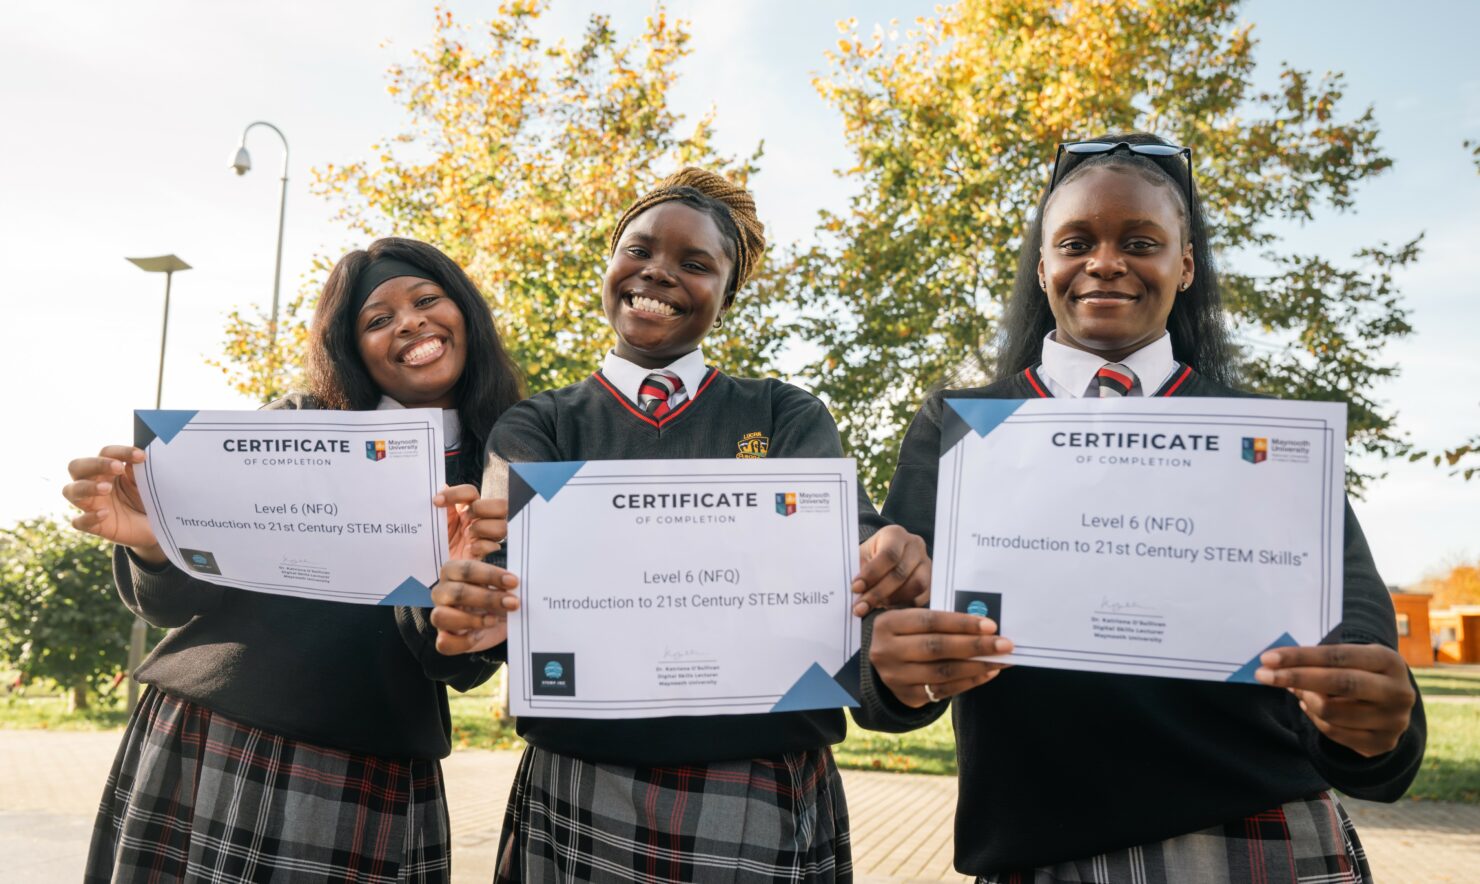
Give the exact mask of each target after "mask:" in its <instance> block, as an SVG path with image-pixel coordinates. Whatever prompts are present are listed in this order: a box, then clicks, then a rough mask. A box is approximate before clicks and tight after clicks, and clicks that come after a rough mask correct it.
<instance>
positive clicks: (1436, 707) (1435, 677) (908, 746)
mask: <svg viewBox="0 0 1480 884" xmlns="http://www.w3.org/2000/svg"><path fill="white" fill-rule="evenodd" d="M1417 677H1418V682H1419V685H1420V687H1421V688H1422V690H1423V692H1424V694H1425V695H1427V696H1432V697H1436V698H1437V697H1457V696H1467V697H1474V698H1480V670H1477V669H1474V668H1470V669H1463V670H1462V669H1442V668H1441V669H1430V670H1422V671H1420V672H1419V673H1418V675H1417ZM494 696H495V691H494V684H493V682H490V683H489V684H486V685H483V686H482V687H479V688H478V689H476V690H474V691H471V692H469V693H467V694H458V693H452V694H450V695H449V702H450V705H451V708H452V744H453V747H454V748H456V749H521V748H523V747H524V741H523V740H521V739H519V737H518V735H517V734H515V733H514V726H513V723H512V722H500V721H499V720H498V719H497V717H496V716H495V715H494ZM1426 711H1427V713H1428V720H1429V741H1428V752H1427V753H1426V754H1425V756H1424V762H1423V768H1422V769H1421V770H1420V771H1419V775H1418V779H1417V780H1416V781H1415V782H1414V784H1413V786H1412V788H1410V789H1409V790H1408V797H1409V798H1411V799H1414V800H1426V801H1464V802H1468V803H1471V804H1477V803H1480V699H1476V700H1474V701H1470V702H1464V701H1461V702H1454V701H1447V702H1446V701H1442V700H1436V701H1435V702H1432V703H1429V704H1427V706H1426ZM127 721H128V716H127V715H125V714H124V712H123V707H122V703H119V704H118V705H116V706H113V705H106V704H103V703H101V702H100V703H98V705H97V706H95V707H94V708H92V709H88V710H85V711H82V712H75V713H68V712H67V711H66V700H65V698H63V697H61V696H38V695H35V693H34V692H33V694H32V695H31V696H21V695H18V694H11V695H8V696H4V697H0V728H12V729H13V728H32V729H34V728H42V729H51V730H110V729H115V728H121V727H123V725H124V724H125V723H127ZM833 752H834V754H835V755H836V756H837V760H838V766H839V767H844V768H852V769H857V770H887V771H902V772H909V773H924V774H954V773H955V772H956V740H955V734H954V732H953V731H952V730H951V722H950V717H949V716H945V717H942V718H941V719H940V720H939V721H936V722H935V723H934V724H932V725H930V726H929V727H927V728H923V729H921V730H918V731H915V732H913V733H908V734H878V733H873V732H871V731H866V730H863V729H862V728H858V727H851V726H850V727H849V729H848V739H847V740H845V741H843V743H842V744H841V745H839V746H836V747H834V750H833Z"/></svg>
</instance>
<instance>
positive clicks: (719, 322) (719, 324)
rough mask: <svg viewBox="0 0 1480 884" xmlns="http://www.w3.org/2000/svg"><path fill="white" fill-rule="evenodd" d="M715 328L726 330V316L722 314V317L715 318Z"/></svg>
mask: <svg viewBox="0 0 1480 884" xmlns="http://www.w3.org/2000/svg"><path fill="white" fill-rule="evenodd" d="M714 327H715V328H724V327H725V315H724V314H723V313H721V314H720V315H718V316H716V317H714Z"/></svg>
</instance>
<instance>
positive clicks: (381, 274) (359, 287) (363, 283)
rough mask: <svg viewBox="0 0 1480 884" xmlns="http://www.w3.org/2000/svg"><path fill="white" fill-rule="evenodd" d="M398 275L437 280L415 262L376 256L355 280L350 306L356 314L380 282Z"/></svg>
mask: <svg viewBox="0 0 1480 884" xmlns="http://www.w3.org/2000/svg"><path fill="white" fill-rule="evenodd" d="M398 276H414V277H416V278H417V279H425V280H427V281H429V282H436V281H437V280H436V279H434V278H433V277H432V275H431V274H430V273H428V272H426V271H425V270H422V269H421V268H420V267H417V266H416V265H415V264H409V263H407V262H405V261H402V260H401V259H399V258H376V259H375V260H373V261H371V262H370V266H369V267H366V268H365V272H363V273H361V274H360V278H359V279H358V280H356V281H355V290H354V291H353V292H351V293H350V306H351V307H352V308H354V314H355V315H358V314H359V312H360V310H361V309H362V308H363V307H364V306H365V302H366V301H367V300H369V299H370V293H371V292H373V291H375V290H376V289H378V288H380V284H381V283H383V282H385V281H386V280H388V279H395V278H396V277H398Z"/></svg>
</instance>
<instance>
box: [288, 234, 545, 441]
mask: <svg viewBox="0 0 1480 884" xmlns="http://www.w3.org/2000/svg"><path fill="white" fill-rule="evenodd" d="M376 258H395V259H397V260H401V261H405V262H406V263H408V264H413V265H415V266H417V267H420V268H421V269H422V270H425V271H426V272H427V275H428V276H430V277H431V279H432V281H434V282H436V283H437V285H439V286H441V287H442V291H444V292H446V293H447V296H448V297H449V298H451V299H452V302H453V303H454V304H456V305H457V309H458V310H460V311H462V315H463V328H464V334H465V336H466V339H467V346H468V358H467V361H466V362H465V363H464V364H463V373H462V377H460V378H459V379H458V381H457V386H456V387H455V388H454V390H453V399H454V401H455V402H456V403H457V416H458V420H459V421H460V422H461V423H462V430H463V435H464V438H463V447H464V450H470V451H471V452H472V453H473V455H474V457H473V458H472V460H474V461H476V460H477V459H478V457H479V456H480V455H481V453H482V451H483V443H484V441H486V440H487V439H488V431H489V430H491V429H493V423H494V421H496V420H498V416H499V415H501V414H503V413H504V410H505V409H507V408H508V407H509V406H511V405H513V404H514V403H516V402H518V401H519V400H520V399H522V398H524V379H523V376H522V374H521V373H520V371H519V368H518V367H517V366H516V365H515V364H514V362H513V360H511V359H510V358H509V354H508V352H507V351H506V350H505V349H504V345H503V342H502V341H500V340H499V336H498V331H497V329H495V328H494V326H493V314H492V313H491V312H490V311H489V309H488V302H487V301H485V300H483V296H482V295H481V294H479V293H478V287H477V286H475V285H473V281H472V280H471V279H468V275H467V274H466V273H464V272H463V270H462V268H461V267H459V266H457V263H456V262H454V261H453V260H452V259H451V258H448V257H447V256H446V255H444V254H442V252H441V251H439V250H438V249H436V248H435V247H433V246H429V245H427V244H426V243H424V242H418V241H416V240H414V239H402V238H401V237H394V236H392V237H386V238H385V239H377V240H376V241H375V242H373V243H371V244H370V247H369V248H368V249H356V250H355V251H353V252H350V253H349V254H347V255H345V256H344V257H343V258H340V259H339V263H338V264H335V265H334V269H333V270H331V271H329V279H328V281H327V282H325V283H324V292H323V294H322V295H320V296H319V305H318V307H317V309H315V310H314V314H313V322H312V324H311V325H310V326H309V338H308V357H307V360H306V362H307V369H308V392H309V394H310V395H312V396H313V397H314V398H315V399H317V400H318V401H319V404H321V405H322V406H323V407H324V408H336V409H343V410H348V411H369V410H371V409H373V408H375V406H376V405H377V404H378V403H379V402H380V397H381V391H380V388H379V387H377V386H376V385H375V382H374V381H373V380H371V379H370V372H369V371H368V370H367V369H366V368H365V363H364V360H362V359H361V358H360V345H359V331H358V327H357V323H356V320H357V319H358V317H357V316H356V315H355V313H356V311H354V309H353V306H354V299H353V298H352V297H351V293H352V292H353V291H354V290H355V283H356V281H358V280H359V278H360V274H361V273H363V272H364V271H365V268H367V267H369V266H370V263H371V262H372V261H374V260H375V259H376Z"/></svg>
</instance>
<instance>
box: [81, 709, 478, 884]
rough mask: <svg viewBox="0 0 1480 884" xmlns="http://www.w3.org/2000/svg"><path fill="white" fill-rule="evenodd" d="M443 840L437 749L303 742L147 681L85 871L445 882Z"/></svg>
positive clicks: (162, 877)
mask: <svg viewBox="0 0 1480 884" xmlns="http://www.w3.org/2000/svg"><path fill="white" fill-rule="evenodd" d="M448 846H449V837H448V824H447V802H446V800H445V798H444V796H443V793H442V767H441V765H440V764H439V763H438V762H436V761H418V760H412V761H393V760H389V759H385V758H379V757H375V756H371V755H357V754H353V753H349V752H341V751H337V750H334V749H327V748H322V747H319V746H314V745H311V744H308V743H300V742H298V741H296V740H290V739H286V738H284V737H279V736H276V735H274V734H271V733H267V732H265V731H262V730H258V729H257V728H252V727H247V726H245V725H241V724H238V723H236V722H234V721H231V720H229V719H227V718H224V717H223V716H220V715H217V714H214V713H212V712H211V711H210V710H208V709H203V708H201V707H199V706H196V705H195V704H193V703H188V702H185V701H184V700H179V699H176V698H174V697H171V696H168V695H166V694H164V693H162V692H160V691H157V690H154V689H153V688H150V689H149V690H147V691H145V693H144V696H143V697H142V698H141V699H140V701H139V705H138V707H137V708H136V709H135V710H134V714H133V716H132V718H130V720H129V724H128V730H127V731H126V732H125V733H124V737H123V745H122V746H121V747H120V748H119V750H118V757H117V758H115V759H114V761H113V770H112V772H111V773H110V774H109V775H108V785H107V788H106V789H105V790H104V792H103V802H102V806H101V807H100V808H99V810H98V819H97V824H96V826H95V827H94V828H93V838H92V847H91V849H90V850H89V852H88V857H87V870H86V873H85V880H86V881H89V882H102V881H147V882H180V881H189V882H197V881H200V882H204V881H212V882H217V881H227V882H247V881H251V882H260V881H274V882H276V881H294V882H299V881H358V882H385V884H392V882H396V884H399V882H445V881H448V880H449V878H450V875H451V873H450V863H449V857H448Z"/></svg>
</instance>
